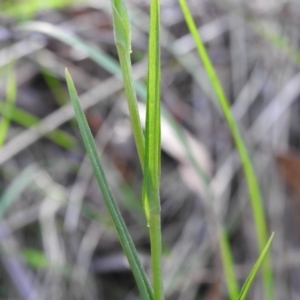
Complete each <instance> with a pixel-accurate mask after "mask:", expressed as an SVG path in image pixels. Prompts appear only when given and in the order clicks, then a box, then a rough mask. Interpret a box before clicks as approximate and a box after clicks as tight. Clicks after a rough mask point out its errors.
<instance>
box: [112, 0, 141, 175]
mask: <svg viewBox="0 0 300 300" xmlns="http://www.w3.org/2000/svg"><path fill="white" fill-rule="evenodd" d="M111 4H112V9H113V22H114V33H115V44H116V47H117V50H118V55H119V60H120V67H121V71H122V75H123V81H124V88H125V94H126V98H127V103H128V108H129V113H130V121H131V127H132V130H133V135H134V139H135V144H136V147H137V150H138V155H139V159H140V163H141V167H142V169H143V164H144V155H145V140H144V133H143V129H142V125H141V121H140V116H139V110H138V106H137V98H136V93H135V88H134V81H133V78H132V68H131V59H130V53H131V40H130V22H129V17H128V13H127V9H126V6H125V4H124V1H122V0H112V1H111Z"/></svg>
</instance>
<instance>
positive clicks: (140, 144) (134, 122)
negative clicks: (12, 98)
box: [27, 0, 273, 300]
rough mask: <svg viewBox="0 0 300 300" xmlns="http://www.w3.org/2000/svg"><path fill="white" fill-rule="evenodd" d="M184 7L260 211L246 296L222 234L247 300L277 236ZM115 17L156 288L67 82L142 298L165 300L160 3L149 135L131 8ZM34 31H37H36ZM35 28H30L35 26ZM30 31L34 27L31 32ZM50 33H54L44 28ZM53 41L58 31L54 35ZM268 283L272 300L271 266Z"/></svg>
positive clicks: (232, 290) (118, 5)
mask: <svg viewBox="0 0 300 300" xmlns="http://www.w3.org/2000/svg"><path fill="white" fill-rule="evenodd" d="M179 2H180V5H181V7H182V10H183V12H184V16H185V18H186V22H187V24H188V26H189V28H190V31H191V33H192V35H193V37H194V39H195V42H196V45H197V48H198V51H199V55H200V57H201V59H202V61H203V64H204V67H205V70H206V72H207V75H208V77H209V79H210V81H211V83H212V86H213V89H214V91H215V93H216V95H217V98H218V100H219V103H220V106H221V108H222V111H223V113H224V116H225V119H226V120H227V122H228V125H229V128H230V130H231V132H232V135H233V139H234V141H235V144H236V147H237V150H238V152H239V154H240V156H241V160H242V165H243V168H244V172H245V176H246V180H247V184H248V189H249V194H250V200H251V203H252V208H253V211H254V218H255V224H256V229H257V235H258V240H259V249H260V251H261V255H260V257H259V259H258V260H257V262H256V264H255V265H254V267H253V269H252V271H251V272H250V274H249V276H248V278H247V280H246V282H245V284H244V286H243V288H242V290H241V292H239V289H238V284H237V282H236V279H235V275H234V270H233V261H232V257H231V250H230V246H229V243H228V240H227V236H226V233H225V231H224V230H223V229H222V228H221V229H220V233H221V235H220V236H221V237H220V240H221V242H220V244H221V253H222V256H223V261H224V262H225V275H226V280H227V284H228V287H229V294H230V298H231V299H245V297H246V295H247V293H248V291H249V288H250V286H251V284H252V282H253V279H254V277H255V275H256V273H257V271H258V268H259V267H260V265H261V264H262V262H263V259H264V258H265V257H266V256H268V255H267V252H268V250H269V247H270V245H271V242H272V240H273V235H272V236H271V238H270V239H269V240H267V230H266V222H265V218H264V212H263V207H262V201H261V196H260V191H259V187H258V182H257V179H256V176H255V173H254V170H253V167H252V164H251V161H250V158H249V155H248V151H247V148H246V146H245V144H244V142H243V140H242V138H241V135H240V133H239V129H238V126H237V124H236V122H235V120H234V118H233V115H232V113H231V110H230V107H229V104H228V101H227V99H226V96H225V94H224V92H223V89H222V87H221V84H220V82H219V80H218V78H217V76H216V72H215V70H214V68H213V65H212V64H211V62H210V59H209V57H208V55H207V52H206V49H205V47H204V45H203V43H202V41H201V38H200V36H199V35H198V32H197V29H196V26H195V23H194V21H193V19H192V16H191V14H190V11H189V9H188V7H187V4H186V2H185V1H183V0H180V1H179ZM111 4H112V12H113V20H114V32H115V44H116V47H117V50H118V55H119V60H120V67H121V73H122V76H123V82H124V89H125V94H126V97H127V101H128V107H129V112H130V120H131V126H132V130H133V133H134V138H135V143H136V147H137V150H138V155H139V160H140V164H141V168H142V170H143V177H144V178H143V192H142V201H143V206H144V212H145V216H146V219H147V224H148V227H149V233H150V245H151V268H152V286H151V284H150V283H149V281H148V278H147V275H146V273H145V271H144V269H143V267H142V265H141V263H140V261H139V258H138V255H137V251H136V249H135V246H134V244H133V242H132V240H131V237H130V235H129V233H128V230H127V227H126V224H125V222H124V220H123V218H122V216H121V213H120V211H119V209H118V207H117V205H116V202H115V200H114V198H113V195H112V193H111V192H110V189H109V185H108V182H107V180H106V176H105V173H104V170H103V168H102V166H101V163H100V160H99V157H98V152H97V149H96V146H95V142H94V140H93V137H92V134H91V132H90V129H89V127H88V123H87V121H86V118H85V116H84V112H83V110H82V109H81V106H80V102H79V98H78V95H77V92H76V89H75V86H74V83H73V80H72V78H71V75H70V74H69V73H68V71H66V79H67V84H68V89H69V93H70V98H71V100H72V104H73V106H74V110H75V114H76V119H77V122H78V125H79V129H80V132H81V136H82V139H83V142H84V145H85V148H86V151H87V154H88V156H89V158H90V161H91V164H92V166H93V170H94V174H95V177H96V179H97V182H98V184H99V187H100V189H101V190H102V193H103V196H104V200H105V203H106V206H107V208H108V210H109V213H110V215H111V217H112V220H113V222H114V226H115V228H116V231H117V233H118V236H119V239H120V243H121V245H122V247H123V251H124V253H125V254H126V256H127V259H128V262H129V264H130V267H131V269H132V272H133V275H134V277H135V280H136V283H137V286H138V289H139V292H140V295H141V297H142V299H147V300H148V299H149V300H163V299H164V292H163V275H162V274H163V272H162V264H161V256H162V242H161V216H160V211H161V206H160V194H159V187H160V178H161V175H160V172H161V166H160V165H161V162H160V160H161V154H160V151H161V150H160V148H161V145H160V137H161V133H160V131H161V125H160V110H161V109H160V2H159V1H158V0H152V1H151V6H150V26H149V52H148V81H147V110H146V125H145V135H144V133H143V130H142V126H141V122H140V118H139V111H138V106H137V97H136V84H135V83H134V81H133V76H132V68H131V60H130V54H131V40H130V23H129V18H128V13H127V10H126V6H125V3H124V2H123V1H117V0H112V1H111ZM31 26H32V25H31ZM29 27H30V25H29ZM27 29H28V26H27ZM44 29H45V30H46V31H48V32H49V31H50V32H51V30H50V28H48V29H47V28H46V27H44ZM51 34H52V35H53V31H52V33H51ZM54 35H56V36H57V37H58V38H61V39H63V34H62V33H61V32H58V31H56V32H55V33H54ZM66 42H67V43H69V44H79V45H80V46H81V48H83V49H84V50H86V51H87V52H88V53H89V54H90V55H91V57H93V58H94V59H95V60H96V61H98V62H100V63H103V62H105V64H106V66H107V67H108V68H110V69H111V70H112V71H113V72H115V73H117V74H119V69H118V67H117V66H115V65H114V63H112V62H111V61H109V60H108V61H105V60H103V56H101V55H99V53H96V52H95V50H94V49H91V48H89V47H87V46H85V45H84V44H82V42H80V41H79V40H77V39H76V38H75V37H68V38H67V41H66ZM263 277H264V283H265V291H266V295H267V297H268V299H270V290H272V276H271V269H270V263H269V260H267V262H266V263H265V264H264V268H263Z"/></svg>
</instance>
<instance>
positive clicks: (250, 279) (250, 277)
mask: <svg viewBox="0 0 300 300" xmlns="http://www.w3.org/2000/svg"><path fill="white" fill-rule="evenodd" d="M273 238H274V232H273V233H272V235H271V237H270V238H269V240H268V242H267V244H266V246H265V247H264V249H263V251H262V252H261V254H260V256H259V258H258V260H257V261H256V263H255V265H254V266H253V268H252V270H251V271H250V273H249V275H248V277H247V279H246V281H245V283H244V285H243V287H242V290H241V293H240V295H239V298H238V300H244V299H246V296H247V294H248V291H249V289H250V287H251V285H252V283H253V280H254V278H255V276H256V274H257V271H258V269H259V267H260V266H261V264H262V262H263V260H264V258H265V257H266V254H267V253H268V251H269V248H270V246H271V244H272V241H273Z"/></svg>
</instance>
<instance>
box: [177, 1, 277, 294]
mask: <svg viewBox="0 0 300 300" xmlns="http://www.w3.org/2000/svg"><path fill="white" fill-rule="evenodd" d="M178 1H179V3H180V6H181V10H182V12H183V15H184V18H185V21H186V23H187V25H188V28H189V30H190V32H191V34H192V36H193V39H194V41H195V44H196V46H197V50H198V53H199V56H200V58H201V60H202V63H203V65H204V68H205V71H206V73H207V75H208V77H209V80H210V82H211V85H212V87H213V89H214V91H215V94H216V96H217V99H218V102H219V104H220V106H221V108H222V112H223V114H224V117H225V119H226V121H227V123H228V126H229V128H230V131H231V134H232V136H233V140H234V142H235V145H236V148H237V150H238V153H239V155H240V158H241V162H242V167H243V170H244V173H245V177H246V181H247V186H248V191H249V195H250V202H251V205H252V210H253V215H254V221H255V227H256V233H257V236H258V245H259V250H260V251H262V250H263V249H264V245H265V244H266V242H267V226H266V220H265V215H264V209H263V204H262V199H261V194H260V189H259V185H258V182H257V178H256V175H255V172H254V169H253V166H252V163H251V160H250V157H249V154H248V151H247V148H246V146H245V144H244V142H243V139H242V137H241V134H240V132H239V129H238V126H237V124H236V121H235V119H234V117H233V114H232V112H231V110H230V106H229V102H228V100H227V98H226V96H225V93H224V91H223V89H222V86H221V84H220V81H219V79H218V77H217V74H216V72H215V70H214V67H213V65H212V63H211V60H210V58H209V56H208V54H207V51H206V48H205V46H204V44H203V42H202V39H201V37H200V35H199V34H198V30H197V27H196V24H195V22H194V20H193V17H192V14H191V12H190V10H189V7H188V5H187V3H186V1H185V0H178ZM263 281H264V287H265V293H266V299H274V297H273V279H272V270H271V263H270V259H269V257H268V256H267V257H266V261H265V263H264V264H263Z"/></svg>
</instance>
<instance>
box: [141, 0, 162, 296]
mask: <svg viewBox="0 0 300 300" xmlns="http://www.w3.org/2000/svg"><path fill="white" fill-rule="evenodd" d="M159 31H160V3H159V0H152V1H151V6H150V28H149V45H148V48H149V51H148V83H147V110H146V128H145V143H146V144H145V160H144V181H143V205H144V210H145V214H146V218H147V222H148V226H149V232H150V243H151V267H152V278H153V290H154V299H155V300H163V299H164V291H163V276H162V267H161V255H162V243H161V220H160V211H161V208H160V196H159V186H160V165H161V163H160V151H161V149H160V148H161V145H160V144H161V132H160V130H161V126H160V32H159Z"/></svg>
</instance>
